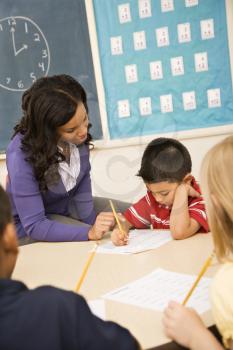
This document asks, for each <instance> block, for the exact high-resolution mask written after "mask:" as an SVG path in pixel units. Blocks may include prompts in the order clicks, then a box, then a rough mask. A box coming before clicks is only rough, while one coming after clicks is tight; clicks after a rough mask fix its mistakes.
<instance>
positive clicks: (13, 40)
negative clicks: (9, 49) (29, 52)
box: [10, 27, 28, 56]
mask: <svg viewBox="0 0 233 350" xmlns="http://www.w3.org/2000/svg"><path fill="white" fill-rule="evenodd" d="M10 31H11V35H12V42H13V49H14V55H15V56H17V55H18V54H19V53H20V52H21V51H23V50H25V49H27V48H28V46H27V45H25V44H23V46H22V47H21V48H20V49H19V50H16V47H15V28H14V27H12V28H11V30H10Z"/></svg>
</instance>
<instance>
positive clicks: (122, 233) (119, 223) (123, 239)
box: [109, 200, 130, 246]
mask: <svg viewBox="0 0 233 350" xmlns="http://www.w3.org/2000/svg"><path fill="white" fill-rule="evenodd" d="M109 202H110V205H111V208H112V212H113V214H114V217H115V220H116V226H115V228H114V229H113V231H112V234H111V240H112V242H113V244H115V245H117V246H122V245H126V244H128V241H129V229H130V224H129V223H128V222H127V220H126V219H125V218H124V216H123V215H122V214H120V213H117V212H116V210H115V208H114V205H113V203H112V201H111V200H110V201H109Z"/></svg>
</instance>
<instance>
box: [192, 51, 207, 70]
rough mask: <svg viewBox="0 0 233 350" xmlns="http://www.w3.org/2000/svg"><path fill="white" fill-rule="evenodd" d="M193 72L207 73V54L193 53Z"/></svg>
mask: <svg viewBox="0 0 233 350" xmlns="http://www.w3.org/2000/svg"><path fill="white" fill-rule="evenodd" d="M194 59H195V70H196V72H205V71H208V56H207V52H199V53H195V55H194Z"/></svg>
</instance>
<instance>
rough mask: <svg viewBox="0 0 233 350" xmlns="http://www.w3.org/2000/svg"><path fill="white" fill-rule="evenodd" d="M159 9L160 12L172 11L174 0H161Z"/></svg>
mask: <svg viewBox="0 0 233 350" xmlns="http://www.w3.org/2000/svg"><path fill="white" fill-rule="evenodd" d="M161 11H162V12H169V11H174V1H173V0H161Z"/></svg>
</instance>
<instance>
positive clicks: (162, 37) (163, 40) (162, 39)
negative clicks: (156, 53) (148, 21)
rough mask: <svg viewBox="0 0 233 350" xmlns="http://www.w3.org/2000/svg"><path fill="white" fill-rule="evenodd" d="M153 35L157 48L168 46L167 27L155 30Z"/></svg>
mask: <svg viewBox="0 0 233 350" xmlns="http://www.w3.org/2000/svg"><path fill="white" fill-rule="evenodd" d="M155 33H156V40H157V46H158V47H163V46H169V44H170V42H169V33H168V27H162V28H157V29H156V30H155Z"/></svg>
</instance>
